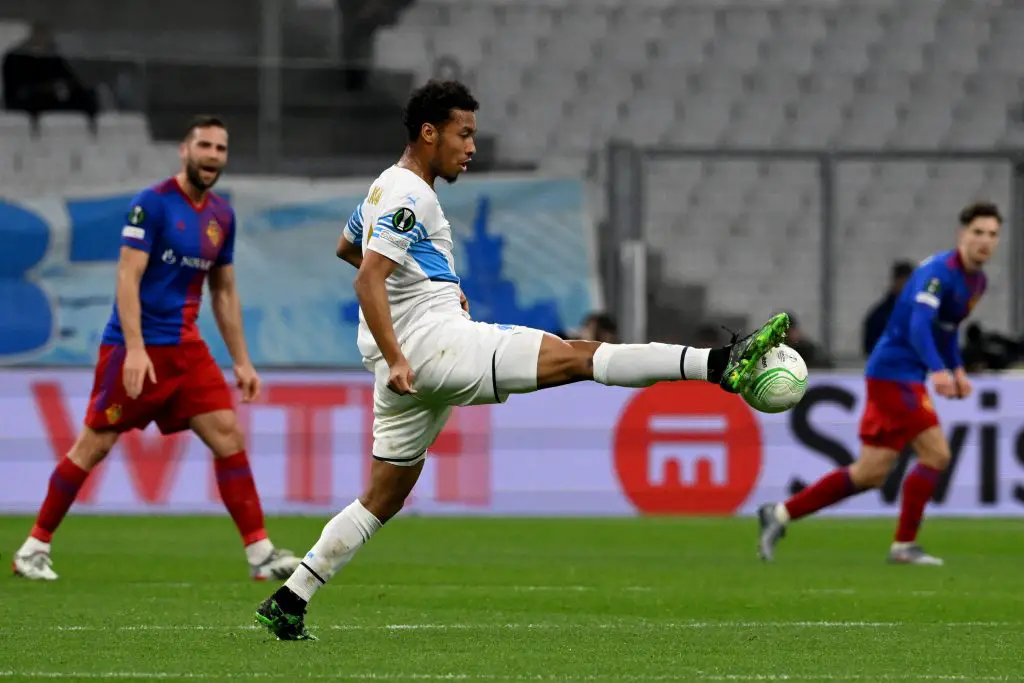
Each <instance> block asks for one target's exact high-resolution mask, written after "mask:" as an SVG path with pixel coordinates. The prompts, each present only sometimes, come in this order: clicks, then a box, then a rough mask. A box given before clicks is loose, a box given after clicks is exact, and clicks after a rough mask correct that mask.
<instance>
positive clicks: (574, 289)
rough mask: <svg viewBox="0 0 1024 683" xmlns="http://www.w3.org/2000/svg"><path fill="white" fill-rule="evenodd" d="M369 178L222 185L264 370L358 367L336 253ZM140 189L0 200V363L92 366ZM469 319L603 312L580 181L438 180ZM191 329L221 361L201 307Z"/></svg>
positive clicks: (542, 324) (545, 318) (255, 350)
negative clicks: (128, 215) (196, 328)
mask: <svg viewBox="0 0 1024 683" xmlns="http://www.w3.org/2000/svg"><path fill="white" fill-rule="evenodd" d="M370 182H371V180H370V179H367V180H365V181H331V182H324V181H299V180H293V179H253V178H231V179H225V180H224V181H222V183H221V186H218V190H219V191H221V193H222V194H224V195H226V196H227V197H228V198H229V200H230V201H231V203H232V205H233V206H234V208H235V212H236V214H237V216H238V222H239V233H238V238H237V244H236V247H235V268H236V272H237V278H238V285H239V291H240V293H241V297H242V304H243V309H244V313H243V316H244V321H245V330H246V337H247V341H248V344H249V349H250V354H251V355H252V358H253V361H254V363H255V364H256V365H257V366H261V367H270V366H277V367H316V366H334V367H339V366H341V367H344V366H359V365H360V357H359V352H358V350H357V349H356V326H357V324H358V304H357V303H356V300H355V294H354V292H353V290H352V279H353V277H354V276H355V271H354V270H353V269H352V268H351V266H349V265H348V264H346V263H344V262H342V261H340V260H338V259H337V257H336V256H335V255H334V249H335V244H336V242H337V238H338V235H339V233H340V230H341V227H342V226H343V225H344V224H345V222H346V221H347V220H348V217H349V215H350V214H351V212H352V210H353V209H354V208H355V207H356V205H357V204H358V203H359V202H360V201H362V199H363V197H364V196H365V193H366V190H367V188H368V186H369V183H370ZM139 189H141V188H127V187H120V188H110V189H106V190H103V191H97V192H92V193H88V194H84V195H83V194H77V195H73V194H66V195H63V196H48V197H40V198H21V197H3V196H0V244H2V245H3V249H2V251H0V365H91V364H92V363H93V362H94V361H95V358H96V352H97V347H98V345H99V341H100V337H101V336H102V333H103V328H104V326H105V325H106V323H107V319H108V318H109V316H110V312H111V309H112V306H113V303H114V285H115V274H116V259H117V254H118V248H119V247H118V245H119V237H120V232H121V228H122V226H123V225H124V217H125V212H126V211H127V209H128V205H129V202H130V199H131V197H132V196H133V195H134V194H135V193H136V192H137V191H138V190H139ZM438 194H439V196H440V199H441V203H442V205H443V206H444V209H445V215H446V216H447V218H448V219H449V221H450V222H451V224H452V230H453V232H454V236H455V258H456V271H457V272H458V274H459V276H460V277H461V278H462V280H463V289H464V291H465V293H466V296H467V297H468V298H469V300H470V304H471V312H472V315H473V318H474V319H477V320H484V321H489V322H502V323H509V324H519V325H527V326H530V327H536V328H540V329H544V330H548V331H552V332H564V331H565V330H570V329H573V328H575V327H576V326H577V325H578V324H579V323H580V320H581V319H582V318H583V316H584V315H586V314H587V313H588V312H590V311H591V310H592V309H594V308H596V307H598V305H599V302H598V300H597V297H598V294H597V286H596V283H597V280H596V275H595V274H596V263H595V256H594V239H593V234H592V231H593V228H592V225H591V224H590V221H589V218H588V215H587V212H586V208H585V198H584V188H583V186H582V184H581V183H580V182H579V181H577V180H544V179H537V178H531V177H527V178H501V179H495V178H486V177H485V178H478V179H472V180H470V179H465V180H463V181H460V182H459V183H458V184H457V185H451V186H447V185H444V184H443V183H442V184H439V188H438ZM199 325H200V330H201V332H202V334H203V337H204V338H205V339H206V341H207V343H208V344H209V345H210V348H211V349H212V351H213V353H214V355H215V357H216V358H217V360H218V362H219V363H221V364H222V365H225V366H227V365H230V357H229V355H228V353H227V349H226V347H225V346H224V344H223V342H222V341H221V339H220V334H219V333H218V331H217V327H216V323H215V322H214V320H213V316H212V314H211V313H210V311H209V308H208V306H205V305H204V307H203V309H202V311H201V313H200V317H199Z"/></svg>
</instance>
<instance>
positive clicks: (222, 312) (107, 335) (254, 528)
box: [13, 116, 299, 581]
mask: <svg viewBox="0 0 1024 683" xmlns="http://www.w3.org/2000/svg"><path fill="white" fill-rule="evenodd" d="M179 156H180V157H181V171H180V172H179V173H178V174H177V175H175V176H174V177H172V178H169V179H167V180H165V181H164V182H162V183H160V184H158V185H155V186H153V187H151V188H148V189H146V190H143V192H142V193H141V194H139V195H138V196H136V197H135V198H134V199H133V200H132V202H131V206H130V208H129V210H128V216H127V222H126V224H125V226H124V228H123V230H122V232H121V252H120V257H119V261H118V267H117V287H116V302H115V304H114V310H113V312H112V314H111V316H110V320H109V322H108V323H107V327H106V330H105V331H104V333H103V340H102V343H101V346H100V353H99V362H98V364H97V366H96V373H95V379H94V382H93V389H92V396H91V398H90V401H89V407H88V411H87V414H86V417H85V427H84V428H83V429H82V431H81V433H80V434H79V436H78V439H77V440H76V441H75V443H74V445H73V446H72V447H71V450H70V451H69V452H68V453H67V454H66V455H65V456H64V457H63V458H62V459H61V460H60V462H59V463H58V464H57V467H56V469H54V471H53V475H52V476H51V477H50V484H49V489H48V490H47V494H46V498H45V500H44V501H43V505H42V508H41V509H40V511H39V516H38V517H37V519H36V523H35V526H33V528H32V532H31V534H30V535H29V537H28V539H27V540H26V541H25V543H24V544H23V545H22V546H21V548H20V549H19V550H18V552H17V553H16V554H15V556H14V561H13V570H14V573H15V574H16V575H17V576H22V577H25V578H28V579H41V580H50V581H52V580H54V579H56V578H57V573H56V572H54V570H53V566H52V561H51V559H50V543H51V540H52V538H53V533H54V532H55V531H56V530H57V527H58V525H59V524H60V523H61V520H63V519H64V516H65V515H66V514H67V512H68V510H69V509H70V507H71V505H72V503H73V502H74V500H75V496H76V495H77V494H78V491H79V489H80V488H81V486H82V484H84V483H85V480H86V478H87V477H88V476H89V472H90V471H92V469H93V468H94V467H96V465H98V464H99V463H100V462H102V461H103V459H104V458H105V457H106V456H107V454H108V453H109V452H110V449H111V448H113V446H114V444H115V443H116V442H117V439H118V436H119V435H120V434H122V433H124V432H126V431H128V430H132V429H145V427H146V426H147V425H148V424H149V423H150V422H156V424H157V426H158V427H159V428H160V431H161V432H162V433H164V434H173V433H175V432H179V431H183V430H185V429H190V430H192V431H193V432H195V433H196V435H198V436H199V438H200V439H202V441H203V443H205V444H206V445H207V446H208V447H209V448H210V450H212V451H213V457H214V470H215V472H216V476H217V486H218V489H219V491H220V496H221V499H222V500H223V501H224V505H225V506H226V507H227V509H228V512H229V513H230V514H231V518H232V519H233V520H234V522H235V525H236V526H237V527H238V531H239V533H240V534H241V536H242V544H243V545H244V547H245V555H246V559H247V560H248V563H249V573H250V576H251V577H252V578H253V579H257V580H265V579H270V578H277V579H281V578H286V577H288V576H289V575H290V574H291V573H292V571H293V570H294V569H295V568H296V567H297V566H298V563H299V560H298V558H296V557H295V556H294V555H293V554H292V553H290V552H288V551H286V550H281V549H278V548H275V547H274V545H273V544H272V543H271V542H270V539H269V538H268V536H267V530H266V528H265V526H264V523H263V510H262V508H261V505H260V499H259V496H258V494H257V493H256V485H255V482H254V481H253V476H252V471H251V470H250V468H249V461H248V458H247V457H246V453H245V442H244V439H243V436H242V432H241V430H240V428H239V425H238V421H237V419H236V416H235V410H234V404H233V401H232V396H231V392H230V391H229V389H228V387H227V384H226V383H225V381H224V375H223V373H222V372H221V371H220V369H219V368H218V367H217V364H216V363H215V362H214V360H213V356H211V355H210V350H209V349H208V348H207V346H206V343H205V342H204V341H203V340H202V338H201V337H200V336H199V329H198V327H197V326H196V318H197V317H198V315H199V304H200V297H201V295H202V292H203V283H204V282H207V281H208V282H209V287H210V294H211V305H212V307H213V314H214V317H215V318H216V320H217V326H218V327H219V329H220V332H221V335H222V336H223V338H224V342H225V343H226V345H227V347H228V350H229V351H230V353H231V358H232V359H233V361H234V372H235V379H236V381H237V384H238V387H239V388H240V389H241V393H242V400H243V401H246V402H248V401H252V400H254V399H255V398H256V397H257V396H258V395H259V391H260V380H259V377H258V376H257V374H256V371H255V370H254V369H253V366H252V362H251V361H250V360H249V354H248V351H247V350H246V344H245V337H244V335H243V331H242V309H241V304H240V301H239V296H238V290H237V288H236V287H235V273H234V266H233V265H232V261H233V255H234V245H235V230H236V223H235V213H234V211H233V210H232V208H231V207H230V206H229V205H228V203H227V201H225V200H224V199H222V198H220V197H218V196H217V195H216V194H214V193H213V192H211V191H210V188H212V187H213V185H214V184H215V183H216V182H217V179H218V178H219V177H220V174H221V172H222V171H223V169H224V166H225V164H226V163H227V156H228V133H227V129H226V128H225V126H224V123H223V122H221V121H220V120H219V119H217V118H214V117H209V116H207V117H199V118H196V119H195V120H193V121H192V122H191V123H190V125H189V126H188V128H187V130H186V133H185V138H184V140H183V141H182V143H181V146H180V150H179Z"/></svg>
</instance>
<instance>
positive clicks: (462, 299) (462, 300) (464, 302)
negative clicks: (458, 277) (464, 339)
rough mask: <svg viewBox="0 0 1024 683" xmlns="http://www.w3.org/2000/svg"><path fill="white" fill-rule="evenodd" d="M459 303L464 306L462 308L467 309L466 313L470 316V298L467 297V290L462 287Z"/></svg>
mask: <svg viewBox="0 0 1024 683" xmlns="http://www.w3.org/2000/svg"><path fill="white" fill-rule="evenodd" d="M459 305H460V306H462V310H463V311H465V312H466V315H467V316H468V315H469V299H467V298H466V294H465V292H463V291H462V290H461V289H460V290H459Z"/></svg>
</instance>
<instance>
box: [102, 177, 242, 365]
mask: <svg viewBox="0 0 1024 683" xmlns="http://www.w3.org/2000/svg"><path fill="white" fill-rule="evenodd" d="M121 245H122V246H125V247H131V248H132V249H139V250H140V251H144V252H146V253H148V254H149V263H148V264H147V266H146V270H145V272H144V273H143V275H142V282H141V283H140V284H139V300H140V301H141V304H142V338H143V341H144V342H145V344H147V345H153V346H173V345H175V344H179V343H181V342H187V341H196V340H198V339H199V338H200V337H199V328H198V327H197V325H196V318H198V317H199V304H200V300H201V298H202V293H203V283H204V282H205V281H206V275H207V273H209V271H210V269H211V268H216V267H218V266H225V265H229V264H231V263H232V261H233V260H234V250H235V212H234V210H233V209H232V208H231V206H230V205H229V204H228V202H227V200H225V199H223V198H222V197H219V196H218V195H216V194H214V193H212V192H208V193H207V194H206V198H205V199H204V200H203V202H202V203H201V204H198V205H197V204H194V203H193V202H192V200H191V199H189V197H188V196H187V195H186V194H185V192H184V191H183V190H182V189H181V186H180V185H178V181H177V180H176V179H175V178H173V177H172V178H169V179H167V180H165V181H164V182H162V183H160V184H158V185H154V186H153V187H150V188H147V189H145V190H143V191H142V192H141V193H140V194H139V195H137V196H136V197H135V198H134V199H133V200H132V202H131V206H130V207H129V209H128V215H127V220H126V222H125V226H124V228H123V229H122V231H121ZM103 343H104V344H117V345H121V344H124V335H123V333H122V330H121V321H120V318H119V317H118V313H117V304H116V302H115V304H114V310H113V313H112V314H111V316H110V321H109V322H108V323H107V327H106V329H105V330H104V332H103Z"/></svg>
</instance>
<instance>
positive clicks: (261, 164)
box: [0, 0, 1024, 476]
mask: <svg viewBox="0 0 1024 683" xmlns="http://www.w3.org/2000/svg"><path fill="white" fill-rule="evenodd" d="M1022 38H1024V4H1022V3H1020V2H1017V1H1016V0H971V1H970V2H967V1H965V0H758V1H752V0H202V1H201V2H200V1H199V0H178V1H177V2H174V3H149V2H147V3H141V2H136V1H133V0H93V1H92V2H89V3H83V2H80V1H77V0H4V2H3V3H0V52H2V53H3V73H2V76H3V80H2V98H3V99H2V101H3V111H2V112H0V240H2V243H3V245H4V248H3V250H2V256H0V259H2V262H0V263H2V266H0V364H3V365H7V366H11V368H9V372H8V373H7V374H3V373H0V377H7V378H8V382H7V384H8V386H9V387H14V386H15V385H16V384H17V382H16V381H15V380H17V381H18V382H20V381H22V379H24V378H26V377H32V376H34V375H30V374H18V372H17V371H15V369H14V368H35V369H36V370H35V371H38V372H51V373H53V372H57V373H59V372H63V371H62V370H60V369H61V368H68V370H67V371H66V372H67V373H70V374H65V375H52V376H55V377H59V378H61V379H59V381H61V382H63V381H64V379H62V378H64V377H79V376H81V377H88V372H89V371H88V368H90V366H91V365H92V363H93V361H94V359H95V353H96V346H97V344H98V340H99V335H100V334H101V333H102V329H103V326H104V324H105V322H106V319H107V316H108V315H109V311H110V306H111V304H112V302H113V284H114V283H113V274H114V259H116V256H117V244H118V234H119V231H120V227H121V225H122V220H123V214H124V211H125V210H126V208H127V206H128V202H129V200H130V198H131V196H132V195H134V194H135V193H136V192H137V191H139V190H140V189H141V188H142V187H145V186H147V185H150V184H153V183H156V182H158V181H159V180H161V179H163V178H164V177H166V176H167V175H169V174H171V173H172V172H174V171H175V170H176V168H177V164H178V161H177V156H176V145H177V142H178V140H179V139H180V137H181V134H182V130H181V128H182V126H183V125H184V122H185V121H186V120H187V119H188V118H189V117H190V116H191V115H192V114H195V113H197V112H210V113H217V114H220V115H222V116H223V117H224V118H225V119H226V120H227V122H228V124H229V128H230V135H231V157H230V161H229V168H228V172H227V173H226V175H225V177H224V178H223V179H222V181H221V184H220V185H219V186H218V190H219V191H221V190H222V191H223V193H224V194H226V195H227V196H228V197H229V198H230V200H231V201H232V203H233V204H234V206H235V208H236V211H237V212H238V216H239V221H240V236H239V244H238V247H237V251H236V259H237V264H238V272H239V280H240V284H241V287H242V298H243V302H244V305H245V324H246V332H247V336H248V340H249V344H250V346H251V348H252V355H253V358H254V360H255V362H256V364H257V366H258V367H260V368H261V369H264V370H275V369H276V370H281V371H285V372H286V371H293V370H302V369H306V370H308V369H316V368H330V369H331V370H344V369H347V368H355V369H361V366H360V364H359V358H358V354H357V351H356V348H355V326H356V321H357V318H356V311H357V308H356V304H355V298H354V294H353V292H352V289H351V287H350V283H351V278H352V273H351V272H349V270H348V269H347V266H345V265H344V264H341V263H339V262H338V261H337V260H336V259H335V257H334V255H333V248H334V243H335V240H336V238H337V234H338V232H339V230H340V229H341V226H342V225H343V224H344V222H345V220H347V218H348V215H349V213H350V212H351V211H352V209H353V208H354V207H355V206H356V204H357V203H358V202H359V201H360V199H361V198H362V196H364V194H365V191H366V188H367V185H368V183H369V182H370V181H371V180H372V179H373V177H375V176H376V175H377V174H378V173H379V172H380V171H381V170H382V169H383V168H385V167H386V166H388V165H390V164H391V163H393V162H394V161H395V160H396V159H397V157H398V155H399V154H400V152H401V149H402V146H403V144H404V136H403V132H404V131H403V129H402V126H401V110H402V105H403V103H404V101H405V98H406V97H407V96H408V94H409V93H410V91H411V90H412V89H413V88H414V87H416V86H417V85H419V84H421V83H423V82H425V80H426V79H428V78H430V77H454V78H459V79H462V80H464V81H466V82H467V83H468V84H469V85H470V86H471V87H472V89H473V91H474V92H475V94H476V95H477V97H478V99H479V100H480V102H481V104H482V108H481V111H480V113H479V124H480V130H481V134H480V138H479V139H478V143H477V144H478V148H479V152H478V157H477V159H475V160H474V164H473V168H472V171H471V172H470V173H469V174H467V176H466V177H465V178H464V179H462V180H460V181H459V182H458V183H457V184H455V185H453V186H450V187H447V186H446V187H441V188H439V194H440V195H441V200H442V203H443V204H444V205H445V207H446V212H447V213H448V216H449V218H450V219H451V221H452V224H453V229H454V231H455V233H456V259H457V267H458V269H459V273H460V275H462V276H463V278H464V286H465V289H466V292H467V295H468V296H469V299H470V300H471V302H472V305H473V314H474V317H476V318H477V319H481V320H491V321H500V322H506V323H519V324H526V325H531V326H534V327H539V328H542V329H545V330H548V331H551V332H554V333H556V334H560V335H563V336H582V337H586V338H590V339H604V340H619V341H642V340H648V339H650V340H656V341H666V342H681V343H690V344H696V345H708V346H710V345H715V344H720V343H722V342H724V341H726V340H727V338H728V335H727V333H726V332H725V331H724V329H723V326H724V327H728V328H731V329H736V330H743V329H746V328H748V327H749V326H750V325H752V324H754V323H756V322H758V321H760V319H762V318H764V317H765V316H766V315H768V314H770V313H772V312H775V311H780V310H786V311H789V312H790V313H791V315H792V316H793V318H794V327H793V330H792V331H791V333H790V343H791V344H792V345H793V346H795V347H796V348H797V349H798V350H799V351H800V352H801V353H802V354H803V356H804V358H805V359H806V360H807V362H808V365H809V366H811V367H812V369H814V370H821V369H832V370H837V371H841V372H848V373H850V377H852V378H856V371H857V370H858V369H860V368H861V367H862V366H863V362H864V359H865V356H866V353H867V352H868V351H869V350H870V348H871V346H872V345H873V344H874V341H875V340H876V339H877V337H878V335H879V334H880V331H881V328H882V327H884V322H885V320H886V318H887V315H888V311H889V307H891V304H892V297H893V296H894V293H895V292H897V291H898V290H899V287H900V286H901V285H902V282H903V280H904V279H905V278H906V276H907V274H908V271H909V270H910V269H911V268H913V266H914V265H915V264H916V263H917V262H919V261H920V260H922V259H923V258H925V257H926V256H928V255H929V254H931V253H932V252H935V251H938V250H941V249H948V248H953V246H954V245H955V239H956V230H957V224H956V215H957V212H958V211H959V209H960V208H961V207H962V206H963V205H965V204H966V203H968V202H971V201H974V200H977V199H990V200H993V201H995V202H997V203H998V204H999V205H1000V207H1001V208H1002V209H1003V211H1004V213H1005V214H1006V215H1007V217H1008V222H1007V225H1006V226H1005V228H1004V240H1003V244H1002V246H1001V248H1000V249H999V251H998V252H997V255H996V256H995V258H994V260H993V262H992V263H991V264H990V265H989V267H988V273H989V282H990V287H989V291H988V294H987V295H986V297H985V298H984V299H983V301H982V302H981V304H980V305H979V306H978V307H977V308H976V309H975V313H974V315H973V317H972V321H971V324H970V325H969V326H968V327H966V328H965V333H964V337H963V339H962V345H963V347H964V357H965V360H966V361H967V362H968V364H969V366H970V369H971V370H974V371H983V370H987V371H1001V370H1006V369H1010V368H1013V367H1015V366H1018V365H1019V364H1020V363H1021V361H1022V357H1024V356H1022V349H1024V346H1022V341H1021V337H1022V334H1024V291H1022V290H1024V279H1022V278H1021V277H1020V276H1019V273H1020V272H1021V267H1022V266H1024V240H1022V239H1020V235H1021V234H1024V233H1022V232H1021V229H1020V227H1021V226H1020V223H1021V221H1022V220H1024V211H1022V210H1021V209H1022V206H1024V203H1022V202H1024V147H1022V146H1021V142H1022V140H1024V106H1022V102H1024V100H1022V94H1024V93H1022V87H1021V84H1022V79H1021V77H1022V75H1024V74H1022V71H1021V69H1022V65H1024V40H1022ZM201 322H202V326H203V332H204V335H205V337H206V339H207V340H208V341H209V343H210V345H211V347H212V348H213V350H214V352H215V355H217V358H218V360H219V361H221V362H222V363H224V364H225V365H227V364H228V363H229V359H228V357H227V354H226V349H224V347H223V344H222V343H221V342H220V341H219V335H217V333H216V329H215V327H214V325H213V322H212V318H211V317H210V315H209V312H208V311H206V312H204V314H203V317H202V318H201ZM72 368H80V369H81V370H72ZM75 372H79V373H80V375H75V374H74V373H75ZM49 376H51V375H47V377H49ZM818 376H820V377H827V376H829V375H818ZM836 376H838V375H836ZM346 377H347V376H346ZM353 377H354V376H353ZM19 378H21V379H19ZM24 381H26V382H28V380H24ZM33 381H34V380H33ZM85 381H86V380H81V381H79V380H77V379H76V380H74V381H73V382H72V385H73V386H75V387H77V386H78V384H80V383H81V382H85ZM346 381H348V380H346ZM352 381H356V380H352ZM851 381H852V382H854V383H853V384H850V386H851V387H859V384H858V383H857V382H859V380H856V379H854V380H851ZM76 382H77V383H76ZM72 385H69V386H72ZM17 386H25V387H28V386H29V384H24V385H23V384H17ZM33 386H35V385H33ZM86 388H87V387H84V388H82V389H80V390H79V389H76V390H75V391H79V393H83V392H85V389H86ZM27 390H28V389H26V391H27ZM68 391H71V390H70V389H68ZM850 391H854V393H857V391H859V389H850ZM2 393H4V394H5V395H8V394H9V393H11V392H6V391H5V392H2ZM15 393H16V392H15ZM858 395H859V394H858ZM10 400H21V399H16V398H12V399H10ZM858 400H859V399H858ZM12 405H13V404H12ZM19 405H23V404H19ZM72 405H73V407H74V406H76V405H77V404H72ZM1004 405H1005V403H1004ZM12 410H14V408H12ZM76 411H77V412H76ZM78 412H80V410H78V408H77V407H76V408H75V409H74V410H72V411H71V413H70V414H71V415H73V419H74V420H76V421H77V420H78V419H79V417H78ZM495 414H497V411H496V413H495ZM855 418H856V416H855V415H853V416H851V417H849V418H848V421H850V422H851V424H852V421H854V420H855ZM282 419H283V418H282ZM851 429H852V428H851ZM26 438H27V437H26ZM695 476H696V475H695Z"/></svg>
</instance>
